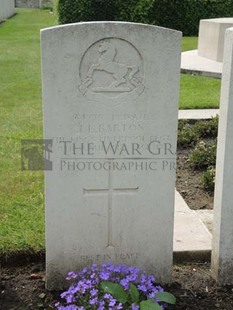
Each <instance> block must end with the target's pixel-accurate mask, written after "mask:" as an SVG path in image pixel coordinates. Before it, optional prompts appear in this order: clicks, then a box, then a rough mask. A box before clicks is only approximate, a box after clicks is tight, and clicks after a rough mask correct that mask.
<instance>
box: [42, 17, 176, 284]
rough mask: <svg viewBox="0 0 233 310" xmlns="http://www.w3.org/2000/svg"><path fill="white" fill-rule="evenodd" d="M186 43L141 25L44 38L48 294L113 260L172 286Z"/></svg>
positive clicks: (79, 28) (46, 33) (58, 32)
mask: <svg viewBox="0 0 233 310" xmlns="http://www.w3.org/2000/svg"><path fill="white" fill-rule="evenodd" d="M180 41H181V33H179V32H177V31H173V30H168V29H165V28H159V27H154V26H148V25H140V24H131V23H113V22H108V23H101V22H96V23H79V24H72V25H66V26H58V27H54V28H50V29H45V30H43V31H42V72H43V75H42V76H43V101H44V128H45V130H44V137H45V139H52V143H53V152H52V158H51V159H52V164H53V169H52V171H47V172H46V256H47V257H46V261H47V263H46V264H47V286H48V288H58V287H62V286H63V285H64V282H63V279H64V278H65V275H66V273H67V272H68V271H69V270H76V269H79V268H80V267H81V266H85V265H89V264H91V263H92V262H95V263H101V262H104V261H113V262H114V263H116V264H117V263H126V264H128V265H136V266H138V267H140V268H143V269H147V270H150V271H153V272H154V273H155V275H156V277H157V278H158V279H159V280H162V281H163V282H169V281H170V280H171V270H172V252H173V251H172V250H173V246H172V244H173V222H174V189H175V157H176V156H175V153H176V137H177V132H176V128H177V119H178V93H179V91H178V89H179V70H180Z"/></svg>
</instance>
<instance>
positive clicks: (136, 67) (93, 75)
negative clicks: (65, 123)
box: [79, 38, 144, 105]
mask: <svg viewBox="0 0 233 310" xmlns="http://www.w3.org/2000/svg"><path fill="white" fill-rule="evenodd" d="M79 76H80V79H81V84H80V85H79V90H80V92H81V93H82V95H83V96H85V97H86V98H87V99H89V100H94V101H99V102H102V103H106V104H107V105H117V104H120V103H122V101H125V100H124V99H126V100H129V99H135V98H136V97H138V96H139V95H140V94H141V93H142V92H143V90H144V85H143V77H144V72H143V62H142V57H141V55H140V53H139V51H138V50H137V49H136V48H135V47H134V46H133V45H132V44H131V43H129V42H128V41H126V40H122V39H119V38H106V39H103V40H100V41H97V42H95V43H94V44H93V45H91V46H90V47H89V48H88V49H87V50H86V52H85V53H84V55H83V57H82V60H81V63H80V68H79ZM109 99H110V100H109Z"/></svg>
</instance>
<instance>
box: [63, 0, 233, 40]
mask: <svg viewBox="0 0 233 310" xmlns="http://www.w3.org/2000/svg"><path fill="white" fill-rule="evenodd" d="M57 14H58V20H59V23H60V24H65V23H73V22H79V21H98V20H113V21H116V20H119V21H131V22H140V23H148V24H154V25H158V26H162V27H167V28H172V29H177V30H180V31H182V32H183V34H184V35H197V34H198V26H199V20H200V19H203V18H215V17H230V16H233V0H57Z"/></svg>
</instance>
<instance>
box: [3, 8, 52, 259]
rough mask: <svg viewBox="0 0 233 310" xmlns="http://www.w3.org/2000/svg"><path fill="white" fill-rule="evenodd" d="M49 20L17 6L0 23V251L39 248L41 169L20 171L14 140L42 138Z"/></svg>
mask: <svg viewBox="0 0 233 310" xmlns="http://www.w3.org/2000/svg"><path fill="white" fill-rule="evenodd" d="M54 24H55V19H54V16H53V15H51V14H49V13H48V11H40V10H30V9H20V10H18V14H17V15H16V16H15V17H13V18H11V19H10V20H8V21H7V22H5V23H3V24H1V25H0V50H1V53H0V68H1V74H0V128H1V132H0V159H1V160H0V254H6V255H9V254H10V253H11V252H17V251H30V250H31V251H34V252H36V251H40V250H41V249H43V248H44V197H43V192H44V187H43V186H44V185H43V184H44V183H43V174H42V173H41V172H28V171H21V162H20V159H21V155H20V146H21V144H20V140H21V139H33V138H37V139H38V138H42V105H41V81H40V37H39V30H40V28H44V27H49V26H51V25H54Z"/></svg>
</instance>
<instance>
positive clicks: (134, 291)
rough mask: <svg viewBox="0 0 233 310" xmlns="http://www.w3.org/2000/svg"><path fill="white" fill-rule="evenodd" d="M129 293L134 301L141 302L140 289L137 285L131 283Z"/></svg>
mask: <svg viewBox="0 0 233 310" xmlns="http://www.w3.org/2000/svg"><path fill="white" fill-rule="evenodd" d="M129 294H130V296H131V298H132V301H133V303H135V304H137V303H138V302H139V291H138V289H137V287H136V286H135V285H134V284H132V283H130V286H129Z"/></svg>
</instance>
